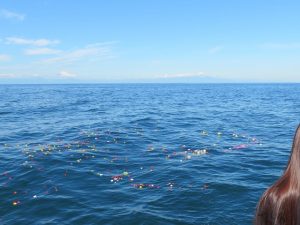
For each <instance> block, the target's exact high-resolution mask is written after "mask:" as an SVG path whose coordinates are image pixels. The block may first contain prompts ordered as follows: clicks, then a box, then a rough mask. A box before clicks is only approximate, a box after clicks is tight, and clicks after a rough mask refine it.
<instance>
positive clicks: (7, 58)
mask: <svg viewBox="0 0 300 225" xmlns="http://www.w3.org/2000/svg"><path fill="white" fill-rule="evenodd" d="M10 59H11V57H10V56H9V55H5V54H0V62H6V61H10Z"/></svg>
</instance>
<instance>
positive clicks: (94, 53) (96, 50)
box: [43, 43, 111, 63]
mask: <svg viewBox="0 0 300 225" xmlns="http://www.w3.org/2000/svg"><path fill="white" fill-rule="evenodd" d="M110 45H111V43H102V44H101V43H97V44H93V45H88V46H86V47H84V48H80V49H75V50H73V51H68V52H63V53H61V54H59V56H57V57H53V58H48V59H46V60H43V62H44V63H72V62H75V61H79V60H82V59H91V57H93V59H106V58H111V49H110Z"/></svg>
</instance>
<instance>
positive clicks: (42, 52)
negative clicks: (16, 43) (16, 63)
mask: <svg viewBox="0 0 300 225" xmlns="http://www.w3.org/2000/svg"><path fill="white" fill-rule="evenodd" d="M61 52H62V51H61V50H57V49H51V48H34V49H26V50H25V51H24V54H25V55H57V54H59V53H61Z"/></svg>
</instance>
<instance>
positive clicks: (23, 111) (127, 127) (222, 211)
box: [0, 84, 300, 225]
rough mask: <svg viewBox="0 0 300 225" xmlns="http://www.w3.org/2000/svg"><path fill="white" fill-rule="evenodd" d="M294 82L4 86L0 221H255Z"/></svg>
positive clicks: (293, 104)
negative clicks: (257, 207)
mask: <svg viewBox="0 0 300 225" xmlns="http://www.w3.org/2000/svg"><path fill="white" fill-rule="evenodd" d="M299 122H300V84H85V85H84V84H82V85H81V84H72V85H71V84H70V85H0V125H1V129H0V224H3V225H11V224H13V225H14V224H15V225H22V224H26V225H27V224H30V225H32V224H38V225H40V224H60V225H61V224H72V225H73V224H116V225H120V224H122V225H124V224H125V225H126V224H130V225H132V224H145V225H146V224H155V225H157V224H163V225H165V224H166V225H167V224H231V225H232V224H239V225H240V224H252V223H253V219H254V214H255V208H256V205H257V202H258V200H259V198H260V196H261V195H262V193H263V192H264V190H265V189H266V188H267V187H269V186H270V185H271V184H272V183H274V182H275V181H276V179H278V177H279V176H280V175H281V174H282V172H283V170H284V168H285V166H286V164H287V161H288V158H289V154H290V150H291V145H292V140H293V135H294V132H295V129H296V127H297V125H298V124H299Z"/></svg>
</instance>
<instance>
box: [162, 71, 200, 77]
mask: <svg viewBox="0 0 300 225" xmlns="http://www.w3.org/2000/svg"><path fill="white" fill-rule="evenodd" d="M204 74H205V73H204V72H194V73H193V72H189V73H176V74H163V75H162V76H159V77H158V78H184V77H201V76H203V75H204Z"/></svg>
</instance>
